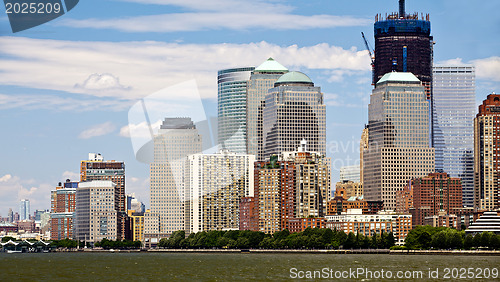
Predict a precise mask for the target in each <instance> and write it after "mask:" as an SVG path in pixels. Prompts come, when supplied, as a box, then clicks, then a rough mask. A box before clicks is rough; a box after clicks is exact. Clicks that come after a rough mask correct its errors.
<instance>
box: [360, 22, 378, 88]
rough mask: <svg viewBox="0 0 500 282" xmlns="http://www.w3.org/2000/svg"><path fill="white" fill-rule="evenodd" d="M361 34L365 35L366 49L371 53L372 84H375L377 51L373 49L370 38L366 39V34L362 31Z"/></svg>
mask: <svg viewBox="0 0 500 282" xmlns="http://www.w3.org/2000/svg"><path fill="white" fill-rule="evenodd" d="M361 36H363V40H364V41H365V47H366V50H368V54H370V60H371V61H372V85H375V51H372V49H371V48H370V45H369V44H368V40H366V37H365V34H364V33H363V32H361Z"/></svg>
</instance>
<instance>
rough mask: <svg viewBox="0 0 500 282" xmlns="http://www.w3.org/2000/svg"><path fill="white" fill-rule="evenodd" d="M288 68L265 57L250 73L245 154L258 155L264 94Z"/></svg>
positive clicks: (260, 141) (260, 145)
mask: <svg viewBox="0 0 500 282" xmlns="http://www.w3.org/2000/svg"><path fill="white" fill-rule="evenodd" d="M287 72H288V69H287V68H285V67H284V66H283V65H281V64H280V63H278V62H277V61H275V60H274V59H273V58H269V59H267V61H265V62H264V63H262V64H261V65H260V66H258V67H257V68H255V70H254V71H253V72H252V74H251V75H250V80H249V81H248V86H247V108H246V111H247V114H246V117H247V120H246V125H247V154H250V155H256V156H257V155H258V152H259V147H260V148H262V145H263V144H262V142H263V140H262V125H263V109H264V106H265V103H266V102H265V99H266V95H267V93H268V92H269V89H271V88H273V87H274V83H275V82H276V80H278V78H280V77H281V76H282V75H283V74H285V73H287Z"/></svg>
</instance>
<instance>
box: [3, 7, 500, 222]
mask: <svg viewBox="0 0 500 282" xmlns="http://www.w3.org/2000/svg"><path fill="white" fill-rule="evenodd" d="M406 2H407V9H406V10H407V11H408V12H419V13H420V12H423V13H429V14H430V17H431V22H432V34H433V36H434V40H435V41H436V45H435V49H434V62H435V63H440V62H441V63H442V62H448V63H457V62H463V63H472V64H474V65H476V73H477V81H476V90H477V91H476V97H477V99H476V100H477V103H479V102H480V101H482V100H483V99H484V98H485V97H486V95H487V94H489V93H491V92H494V91H496V92H499V91H500V54H499V53H500V52H499V51H500V17H498V15H497V14H495V12H497V11H499V10H500V2H499V1H497V0H484V1H470V0H442V1H441V0H438V1H436V0H419V1H417V0H407V1H406ZM397 8H398V5H397V0H377V1H373V0H357V1H336V0H330V1H327V0H323V1H319V0H310V1H284V0H283V1H282V0H261V1H244V0H214V1H206V0H99V1H96V0H84V1H80V3H79V4H78V6H76V7H75V8H74V9H73V10H72V11H70V12H69V13H68V14H66V15H64V16H62V17H60V18H58V19H56V20H54V21H52V22H49V23H47V24H44V25H41V26H38V27H35V28H32V29H29V30H26V31H22V32H19V33H16V34H13V33H12V31H11V29H10V26H9V22H8V19H7V16H6V14H5V13H4V11H5V10H4V9H3V8H2V9H0V10H1V13H0V129H1V132H2V135H1V138H0V148H1V149H0V215H1V216H6V214H7V210H8V208H13V209H14V210H15V211H17V209H18V201H19V200H20V199H21V198H29V199H30V200H31V202H32V210H34V209H43V208H49V207H50V193H49V191H50V190H51V189H54V187H55V185H56V184H57V182H59V181H64V180H65V179H66V178H71V179H72V180H78V177H79V176H78V172H79V171H78V170H79V162H80V160H82V159H86V158H87V154H88V153H89V152H100V153H102V154H103V155H104V157H105V159H108V160H110V159H115V160H120V161H125V163H126V174H127V183H126V189H127V192H129V193H132V192H134V193H136V195H137V196H138V197H139V198H140V199H141V200H142V201H144V202H145V203H146V205H147V206H148V205H149V192H148V185H149V180H148V174H149V168H148V166H147V165H146V164H143V163H140V162H138V161H137V160H136V159H135V156H134V149H133V147H132V143H131V139H130V137H129V135H130V134H129V127H128V125H129V121H128V112H129V109H130V107H131V106H132V105H134V104H135V103H136V102H137V101H139V100H140V99H143V98H145V97H148V96H149V95H150V94H152V93H154V92H156V91H158V90H160V89H163V88H166V87H172V86H174V85H177V84H179V83H183V82H186V81H190V80H193V79H194V81H195V82H196V84H197V86H198V90H199V93H200V95H201V97H202V98H203V100H202V102H203V105H204V110H205V114H206V116H207V117H212V116H216V98H217V85H216V83H217V81H216V78H217V77H216V76H217V70H219V69H224V68H231V67H244V66H258V65H259V64H260V63H262V62H263V61H265V60H266V59H267V58H268V57H270V56H272V57H273V58H275V59H276V60H277V61H279V62H280V63H282V64H283V65H285V66H287V67H288V68H289V69H290V70H300V71H303V72H305V73H306V74H308V75H309V76H310V77H311V79H312V80H313V81H314V82H315V83H316V85H317V86H320V87H321V88H322V92H323V93H324V94H325V101H326V104H327V121H328V124H327V142H328V144H329V147H328V150H329V156H330V157H332V158H333V164H334V166H333V167H334V169H333V172H332V180H333V181H336V180H337V179H338V168H339V167H340V166H341V165H351V164H355V163H356V162H357V161H359V150H358V146H359V138H360V135H361V130H362V128H363V126H364V124H365V123H366V122H367V106H368V101H369V95H370V93H371V82H370V77H371V75H370V65H369V57H368V54H367V52H366V51H365V48H364V44H363V41H362V39H361V32H362V31H363V32H364V33H365V34H366V35H367V37H368V39H369V41H370V44H371V45H372V46H373V45H374V42H373V19H374V16H375V14H377V13H381V14H385V13H389V12H393V11H396V10H397ZM172 95H173V96H175V94H172ZM182 98H183V97H181V96H179V97H173V99H180V100H182ZM165 112H166V113H168V110H165ZM152 122H154V121H152ZM131 126H136V127H137V126H139V125H138V124H136V125H134V124H132V125H131Z"/></svg>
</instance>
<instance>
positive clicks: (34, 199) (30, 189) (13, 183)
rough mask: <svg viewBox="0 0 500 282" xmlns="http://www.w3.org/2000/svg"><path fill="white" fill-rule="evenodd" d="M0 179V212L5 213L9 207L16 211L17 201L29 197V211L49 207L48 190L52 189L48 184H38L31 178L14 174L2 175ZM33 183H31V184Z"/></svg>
mask: <svg viewBox="0 0 500 282" xmlns="http://www.w3.org/2000/svg"><path fill="white" fill-rule="evenodd" d="M1 179H2V180H3V181H0V214H2V215H6V214H7V211H8V210H9V208H12V210H13V211H14V212H16V211H18V207H19V201H20V200H21V199H29V200H30V207H31V211H34V210H36V209H46V208H47V207H50V191H51V190H52V189H54V187H53V186H52V185H49V184H38V185H36V184H35V183H36V181H35V180H33V179H26V180H23V179H20V178H19V177H18V176H15V175H10V174H7V175H4V176H3V177H2V178H1ZM32 183H33V184H35V185H33V184H32Z"/></svg>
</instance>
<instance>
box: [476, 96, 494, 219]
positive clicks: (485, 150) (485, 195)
mask: <svg viewBox="0 0 500 282" xmlns="http://www.w3.org/2000/svg"><path fill="white" fill-rule="evenodd" d="M499 187H500V95H498V94H494V93H493V94H490V95H488V97H487V98H486V100H484V101H483V104H482V105H480V106H479V113H478V114H477V115H476V118H475V119H474V207H475V208H477V209H480V210H488V211H490V210H495V209H498V208H500V189H499Z"/></svg>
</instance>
